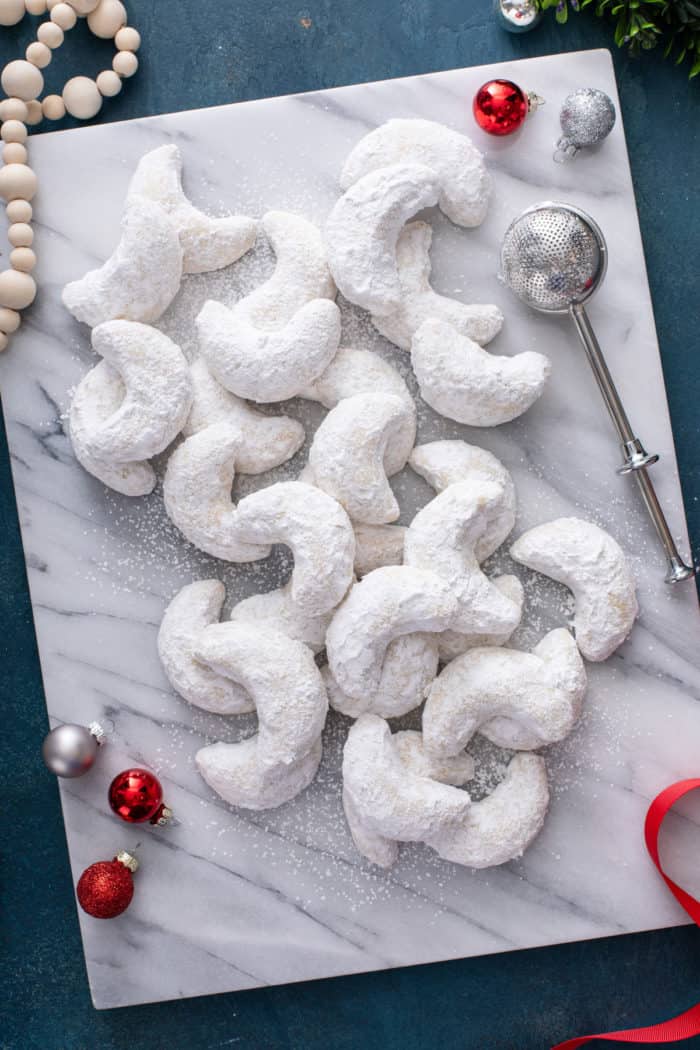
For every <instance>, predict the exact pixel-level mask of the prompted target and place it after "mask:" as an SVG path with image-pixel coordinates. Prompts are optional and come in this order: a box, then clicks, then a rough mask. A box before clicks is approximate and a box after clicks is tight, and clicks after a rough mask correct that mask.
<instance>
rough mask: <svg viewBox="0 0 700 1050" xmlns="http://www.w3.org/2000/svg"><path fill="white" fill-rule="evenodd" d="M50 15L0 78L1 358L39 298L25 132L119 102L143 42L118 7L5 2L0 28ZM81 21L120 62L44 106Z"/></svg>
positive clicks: (97, 2)
mask: <svg viewBox="0 0 700 1050" xmlns="http://www.w3.org/2000/svg"><path fill="white" fill-rule="evenodd" d="M47 11H48V13H49V19H48V21H45V22H43V23H42V24H41V25H40V26H39V28H38V30H37V34H36V40H35V41H34V42H33V43H31V44H30V45H29V47H28V48H27V50H26V52H25V56H24V58H23V59H21V58H20V59H15V60H14V61H12V62H8V64H7V65H6V66H5V68H4V69H3V71H2V73H1V74H0V85H2V89H3V91H4V92H5V94H6V95H7V96H8V97H7V98H5V99H3V100H2V101H0V139H1V140H2V142H1V143H0V145H1V146H2V159H3V167H2V168H0V198H1V199H2V200H4V201H5V202H6V208H5V211H6V214H7V221H8V224H9V225H8V230H7V239H8V241H9V243H10V246H11V249H12V250H11V252H10V266H11V269H9V270H5V271H4V272H2V273H0V351H2V350H4V349H5V348H6V347H7V344H8V337H9V336H10V334H11V333H12V332H15V331H17V329H18V328H19V325H20V320H21V317H20V314H19V312H18V311H19V310H24V309H25V308H26V307H27V306H29V305H30V304H31V303H32V302H33V301H34V296H35V295H36V284H35V282H34V278H33V277H32V276H31V271H32V270H33V269H34V267H35V265H36V255H35V254H34V250H33V248H32V242H33V240H34V233H33V230H32V227H31V225H30V223H31V220H32V215H33V211H32V206H31V204H30V201H31V200H32V199H33V197H34V195H35V193H36V190H37V178H36V175H35V174H34V172H33V171H32V169H31V168H30V167H29V165H28V163H27V125H33V124H38V123H39V122H40V121H41V120H42V119H43V118H46V119H47V120H61V119H62V117H64V116H65V115H66V113H68V114H70V116H72V117H76V118H77V119H78V120H89V119H90V118H91V117H94V116H95V115H96V114H97V113H99V111H100V108H101V107H102V99H103V98H112V97H113V96H114V95H117V94H119V92H120V90H121V86H122V80H123V79H124V78H126V77H131V76H133V75H134V73H135V72H136V70H137V69H138V64H139V63H138V59H137V57H136V51H138V49H139V47H140V45H141V37H140V35H139V33H138V32H137V31H136V30H135V29H133V28H132V27H131V26H128V25H127V14H126V8H125V7H124V4H123V3H122V2H121V0H0V26H12V25H16V24H17V23H18V22H20V21H21V19H22V18H23V17H24V15H25V14H30V15H44V14H46V13H47ZM78 18H85V19H87V24H88V26H89V28H90V30H91V32H92V33H93V34H94V35H95V36H97V37H100V38H101V39H103V40H109V39H114V43H115V46H116V48H117V54H116V55H115V57H114V61H113V62H112V69H105V70H103V71H102V72H101V73H100V74H99V75H98V76H97V77H96V78H95V79H94V80H93V79H91V78H90V77H80V76H79V77H72V78H71V79H70V80H68V81H67V82H66V84H65V85H64V87H63V92H62V93H61V94H60V95H47V96H46V97H45V98H44V100H43V101H42V102H40V101H39V96H40V95H41V93H42V91H43V90H44V78H43V76H42V74H41V72H40V70H42V69H45V68H46V66H48V65H49V63H50V62H51V58H52V54H51V53H52V51H54V50H55V49H56V48H57V47H60V46H61V44H62V43H63V41H64V39H65V34H66V33H67V32H68V30H70V29H72V28H73V26H74V25H75V24H76V22H77V20H78Z"/></svg>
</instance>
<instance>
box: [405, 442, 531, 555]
mask: <svg viewBox="0 0 700 1050" xmlns="http://www.w3.org/2000/svg"><path fill="white" fill-rule="evenodd" d="M408 462H409V466H410V467H411V469H412V470H415V472H416V474H420V476H421V477H422V478H425V480H426V481H427V482H428V484H429V485H432V487H433V488H434V489H435V490H436V492H442V491H443V490H444V489H446V488H447V486H448V485H453V484H454V483H455V482H456V481H469V482H479V481H489V482H492V483H494V484H496V485H499V486H500V487H501V488H502V490H503V494H502V497H501V499H500V501H499V504H498V513H492V514H490V515H489V517H488V520H486V521H485V527H484V532H483V534H482V535H481V536H480V537H479V539H478V540H477V541H476V544H475V546H474V553H475V554H476V557H477V560H478V561H479V563H480V564H481V562H482V561H486V559H487V558H489V557H490V556H491V555H492V554H493V553H494V552H495V551H497V550H498V548H499V547H500V546H501V544H502V543H503V541H504V540H505V539H506V538H507V536H508V535H509V534H510V533H511V532H512V530H513V526H514V525H515V513H516V509H517V501H516V495H515V485H514V484H513V479H512V477H511V475H510V472H509V471H508V470H507V469H506V468H505V467H504V466H503V464H502V463H501V461H500V459H497V458H496V456H494V455H493V453H492V452H489V451H488V450H487V449H485V448H479V447H478V445H468V444H467V442H466V441H460V440H452V441H429V442H427V443H426V444H425V445H416V447H415V448H414V449H413V451H412V452H411V455H410V456H409V457H408Z"/></svg>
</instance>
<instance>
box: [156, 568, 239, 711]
mask: <svg viewBox="0 0 700 1050" xmlns="http://www.w3.org/2000/svg"><path fill="white" fill-rule="evenodd" d="M225 597H226V591H225V589H224V585H223V584H222V583H220V582H219V581H218V580H197V581H196V582H195V583H189V584H187V586H185V587H183V588H182V590H181V591H179V592H178V593H177V594H176V595H175V597H174V598H173V599H172V601H171V602H170V604H169V605H168V607H167V609H166V610H165V614H164V616H163V619H162V621H161V625H160V629H159V631H158V655H159V656H160V661H161V663H162V665H163V670H164V671H165V674H166V676H167V679H168V681H169V682H170V684H171V686H172V687H173V689H175V691H176V692H178V693H179V694H180V696H181V697H183V698H184V699H185V700H187V702H188V703H190V704H194V705H195V707H201V708H202V709H203V710H205V711H214V712H215V713H216V714H220V715H238V714H243V713H244V712H246V711H254V710H255V704H254V703H253V700H252V698H251V696H250V694H249V693H248V692H247V691H246V690H245V689H244V688H243V686H241V685H239V684H238V683H237V682H234V681H232V679H230V678H225V677H224V676H223V675H220V674H217V673H216V672H215V671H213V670H212V668H211V667H209V665H208V664H206V663H204V662H203V661H201V660H197V659H196V658H195V655H194V650H195V645H196V643H197V641H198V639H199V635H200V634H201V632H202V630H203V629H204V628H205V627H208V626H209V625H210V624H213V623H218V620H219V617H220V615H221V609H222V607H223V604H224V598H225Z"/></svg>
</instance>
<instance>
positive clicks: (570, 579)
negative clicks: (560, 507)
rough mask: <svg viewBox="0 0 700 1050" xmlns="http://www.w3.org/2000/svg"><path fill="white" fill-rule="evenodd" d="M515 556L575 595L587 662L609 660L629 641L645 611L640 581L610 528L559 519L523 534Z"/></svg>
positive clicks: (579, 640) (578, 633)
mask: <svg viewBox="0 0 700 1050" xmlns="http://www.w3.org/2000/svg"><path fill="white" fill-rule="evenodd" d="M510 554H511V557H512V558H514V559H515V561H518V562H520V563H521V564H523V565H527V566H528V568H530V569H535V570H536V571H537V572H541V573H544V574H545V576H550V577H551V578H552V579H553V580H557V581H558V582H559V583H563V584H565V585H566V586H567V587H568V588H569V589H570V590H571V591H572V592H573V595H574V598H575V601H576V609H575V613H574V633H575V635H576V641H577V643H578V647H579V649H580V650H581V652H582V653H583V655H584V656H585V657H586V659H587V660H593V661H600V660H607V658H608V657H609V656H610V655H611V654H612V653H613V652H614V651H615V650H616V649H617V648H618V646H620V645H621V644H622V643H623V642H624V640H625V638H627V636H628V634H629V633H630V631H631V630H632V626H633V624H634V621H635V619H636V617H637V613H638V611H639V607H638V605H637V596H636V588H635V582H634V576H633V575H632V570H631V568H630V565H629V562H628V560H627V558H626V556H625V554H624V552H623V550H622V548H621V547H620V546H619V544H618V543H617V542H616V541H615V540H614V539H613V538H612V536H611V535H610V534H609V533H607V532H605V530H604V529H601V528H599V526H598V525H594V524H593V522H590V521H584V520H583V519H581V518H557V519H556V520H554V521H548V522H545V523H544V524H543V525H536V526H535V527H534V528H533V529H529V530H528V531H527V532H525V533H523V535H522V536H521V537H520V538H519V539H517V540H516V541H515V543H514V544H513V546H512V547H511V549H510Z"/></svg>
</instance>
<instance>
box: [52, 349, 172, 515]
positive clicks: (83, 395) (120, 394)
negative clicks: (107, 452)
mask: <svg viewBox="0 0 700 1050" xmlns="http://www.w3.org/2000/svg"><path fill="white" fill-rule="evenodd" d="M125 394H126V389H125V387H124V383H123V382H122V378H121V376H120V375H119V373H118V372H116V371H115V370H114V369H113V368H112V366H111V365H110V364H108V363H107V362H106V361H100V363H99V364H97V365H95V367H94V368H93V369H91V370H90V371H89V372H88V373H87V375H84V376H83V378H82V379H81V381H80V383H78V386H77V387H76V389H75V393H74V394H73V400H72V401H71V406H70V412H69V415H68V432H69V436H70V440H71V444H72V446H73V451H74V453H75V458H76V459H77V460H78V463H80V465H81V466H82V467H83V468H84V469H85V470H87V472H88V473H89V474H92V475H93V477H95V478H97V479H98V481H101V482H102V483H103V484H104V485H107V486H108V487H109V488H111V489H114V491H115V492H121V493H122V495H124V496H146V495H147V494H148V493H149V492H152V491H153V489H154V488H155V484H156V475H155V471H154V470H153V468H152V466H151V465H150V463H148V462H145V461H136V462H132V463H115V462H111V461H108V460H103V459H97V458H95V456H93V455H91V454H90V452H89V451H88V438H89V436H90V435H92V434H94V433H95V432H96V431H98V430H99V429H100V428H101V427H102V426H104V424H105V423H106V422H107V421H108V420H109V419H111V418H112V417H113V415H114V413H115V412H117V411H118V410H119V406H120V405H121V404H122V402H123V401H124V396H125Z"/></svg>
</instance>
